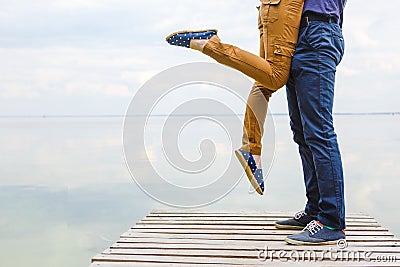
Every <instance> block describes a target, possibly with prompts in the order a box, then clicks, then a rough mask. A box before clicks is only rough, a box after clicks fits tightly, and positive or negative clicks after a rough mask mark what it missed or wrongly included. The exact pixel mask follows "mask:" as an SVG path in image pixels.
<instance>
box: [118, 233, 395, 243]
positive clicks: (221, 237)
mask: <svg viewBox="0 0 400 267" xmlns="http://www.w3.org/2000/svg"><path fill="white" fill-rule="evenodd" d="M126 237H132V238H136V237H142V238H145V237H151V238H155V237H156V238H157V237H158V238H175V239H187V238H191V239H205V240H264V241H269V240H283V238H282V236H276V235H241V234H237V235H231V234H196V235H191V234H168V233H133V232H125V233H124V234H122V235H121V238H126ZM346 240H350V241H375V242H380V241H396V242H400V240H399V239H396V238H394V237H392V236H347V237H346Z"/></svg>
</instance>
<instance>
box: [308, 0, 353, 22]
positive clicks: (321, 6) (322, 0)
mask: <svg viewBox="0 0 400 267" xmlns="http://www.w3.org/2000/svg"><path fill="white" fill-rule="evenodd" d="M345 5H346V0H305V1H304V9H303V13H304V12H306V11H312V12H316V13H320V14H326V15H328V16H332V17H336V18H337V19H338V21H339V24H340V25H342V23H343V9H344V6H345Z"/></svg>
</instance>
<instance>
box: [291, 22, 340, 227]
mask: <svg viewBox="0 0 400 267" xmlns="http://www.w3.org/2000/svg"><path fill="white" fill-rule="evenodd" d="M305 35H307V37H305ZM342 55H343V38H342V37H341V31H340V28H339V26H338V25H336V24H328V23H313V24H310V25H309V26H308V27H307V30H306V33H305V34H304V33H303V34H302V35H301V36H300V39H299V45H298V47H297V51H296V54H295V56H294V58H293V66H292V70H293V75H294V81H295V82H294V86H295V91H296V95H297V102H298V107H299V111H300V116H301V122H302V128H303V133H304V140H305V143H306V144H307V146H308V147H309V151H311V153H312V159H313V160H312V162H313V164H314V170H315V174H313V175H315V177H316V181H317V184H318V190H319V197H320V199H319V203H318V207H319V214H318V220H319V221H320V222H321V223H322V224H324V225H327V226H329V227H332V228H335V229H338V230H342V229H344V228H345V207H344V185H343V170H342V162H341V155H340V151H339V147H338V143H337V138H336V133H335V131H334V127H333V118H332V108H333V100H334V85H335V72H336V66H337V65H338V64H339V62H340V60H341V58H342ZM303 154H306V153H305V152H304V151H303ZM312 162H309V161H308V160H307V161H306V162H305V164H306V165H307V164H309V165H312ZM303 164H304V162H303ZM305 180H307V179H305ZM310 184H311V185H312V186H313V184H314V183H313V181H312V180H311V183H310ZM306 186H309V185H308V184H307V183H306ZM307 191H308V190H307Z"/></svg>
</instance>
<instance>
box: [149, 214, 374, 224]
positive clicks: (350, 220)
mask: <svg viewBox="0 0 400 267" xmlns="http://www.w3.org/2000/svg"><path fill="white" fill-rule="evenodd" d="M282 219H286V218H284V217H238V216H237V217H222V216H221V217H208V216H202V217H188V216H185V217H156V216H152V217H149V216H146V217H145V218H143V219H142V220H141V222H148V221H161V222H164V221H179V222H180V221H257V222H258V221H261V222H265V221H267V222H270V221H273V222H275V221H278V220H282ZM346 222H363V223H376V221H375V219H373V218H352V219H346Z"/></svg>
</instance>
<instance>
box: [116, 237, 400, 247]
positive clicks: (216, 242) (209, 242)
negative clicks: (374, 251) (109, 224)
mask: <svg viewBox="0 0 400 267" xmlns="http://www.w3.org/2000/svg"><path fill="white" fill-rule="evenodd" d="M118 243H141V244H149V243H155V244H205V245H228V244H235V245H241V246H264V245H265V244H266V243H267V244H282V240H269V241H267V242H266V241H265V240H254V241H248V240H203V239H191V238H187V239H174V238H169V239H165V238H139V237H135V238H120V239H119V240H118ZM347 243H348V245H349V247H357V246H365V247H369V246H374V247H376V246H377V243H376V242H370V241H355V240H347ZM378 245H379V246H380V247H397V246H400V242H396V241H393V240H389V241H381V242H379V244H378Z"/></svg>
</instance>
